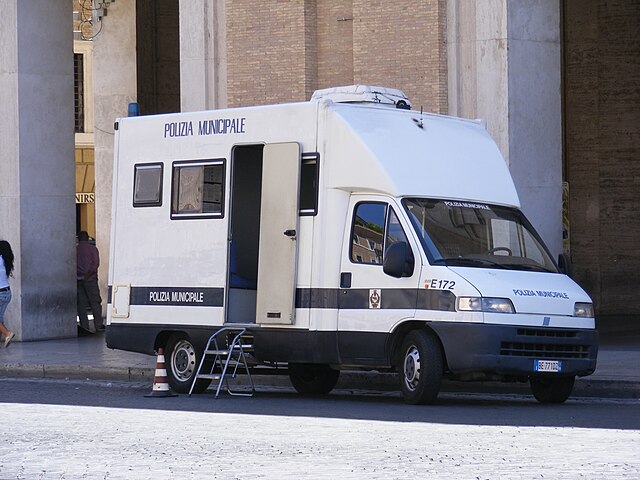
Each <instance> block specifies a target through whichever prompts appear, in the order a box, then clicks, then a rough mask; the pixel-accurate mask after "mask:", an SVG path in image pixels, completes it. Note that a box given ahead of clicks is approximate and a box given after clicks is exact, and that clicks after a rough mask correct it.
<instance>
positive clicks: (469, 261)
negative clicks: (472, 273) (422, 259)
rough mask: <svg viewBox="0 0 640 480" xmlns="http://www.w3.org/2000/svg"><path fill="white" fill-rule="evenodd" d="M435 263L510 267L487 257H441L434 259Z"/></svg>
mask: <svg viewBox="0 0 640 480" xmlns="http://www.w3.org/2000/svg"><path fill="white" fill-rule="evenodd" d="M433 264H434V265H447V266H449V265H455V266H472V267H479V266H484V265H491V266H493V267H498V268H509V267H508V266H507V265H504V264H502V263H498V262H494V261H493V260H487V259H486V258H470V257H449V258H439V259H437V260H434V261H433Z"/></svg>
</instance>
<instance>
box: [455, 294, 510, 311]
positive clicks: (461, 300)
mask: <svg viewBox="0 0 640 480" xmlns="http://www.w3.org/2000/svg"><path fill="white" fill-rule="evenodd" d="M457 305H458V310H460V311H463V312H487V313H516V310H515V308H513V303H511V300H509V299H508V298H492V297H458V300H457Z"/></svg>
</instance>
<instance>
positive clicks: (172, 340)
mask: <svg viewBox="0 0 640 480" xmlns="http://www.w3.org/2000/svg"><path fill="white" fill-rule="evenodd" d="M201 355H202V354H201V353H200V354H199V353H198V352H197V351H196V348H195V347H194V346H193V344H192V343H191V340H189V338H187V336H186V335H184V334H178V333H176V334H173V335H171V337H169V340H168V341H167V345H166V348H165V367H166V369H167V382H168V383H169V386H170V387H171V388H172V389H173V390H174V391H176V392H177V393H189V389H190V388H191V383H192V382H193V379H194V377H195V374H196V370H197V369H198V365H199V363H200V358H201ZM210 383H211V380H204V379H200V380H198V381H197V382H196V385H195V386H194V387H193V393H202V392H204V391H205V390H206V389H207V387H208V386H209V384H210Z"/></svg>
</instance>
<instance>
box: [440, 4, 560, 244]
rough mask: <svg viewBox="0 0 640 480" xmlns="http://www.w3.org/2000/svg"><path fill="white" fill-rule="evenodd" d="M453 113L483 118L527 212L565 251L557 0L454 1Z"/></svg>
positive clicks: (450, 19) (450, 38)
mask: <svg viewBox="0 0 640 480" xmlns="http://www.w3.org/2000/svg"><path fill="white" fill-rule="evenodd" d="M447 32H448V33H447V48H448V57H449V62H448V64H449V68H448V70H449V77H448V78H449V113H450V114H451V115H457V116H461V117H467V118H482V119H484V120H486V122H487V128H488V130H489V133H491V135H492V136H493V138H494V139H495V140H496V142H497V143H498V146H499V147H500V150H501V152H502V154H503V155H504V157H505V160H506V161H507V164H508V165H509V168H510V170H511V174H512V175H513V177H514V181H515V184H516V188H517V190H518V194H519V196H520V202H521V204H522V210H523V211H524V212H525V214H526V215H527V217H528V218H529V220H530V221H531V223H533V225H534V226H535V228H536V229H537V230H538V232H539V233H540V235H541V236H542V237H543V239H544V240H545V242H546V243H547V246H548V247H549V248H550V249H551V251H552V253H553V254H554V255H557V254H559V253H561V252H562V107H561V52H560V6H559V3H558V2H557V1H555V0H535V1H529V0H478V1H474V2H469V1H466V0H449V2H448V3H447Z"/></svg>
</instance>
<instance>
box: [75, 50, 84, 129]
mask: <svg viewBox="0 0 640 480" xmlns="http://www.w3.org/2000/svg"><path fill="white" fill-rule="evenodd" d="M73 102H74V113H75V133H84V131H85V125H84V55H83V54H82V53H74V54H73Z"/></svg>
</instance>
